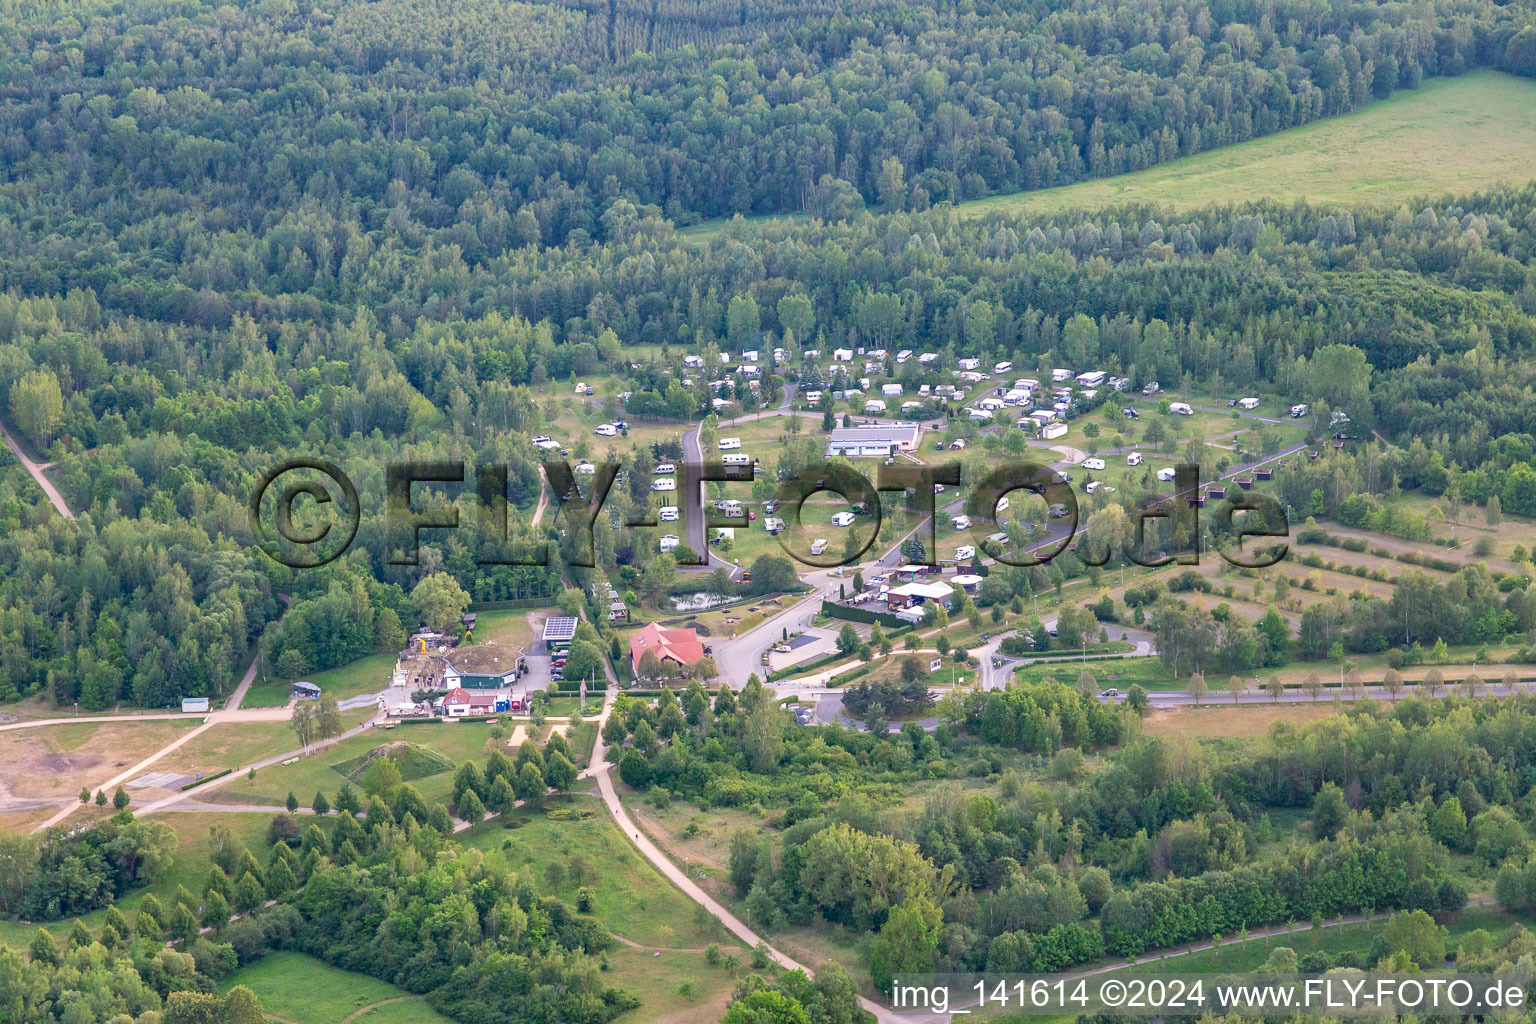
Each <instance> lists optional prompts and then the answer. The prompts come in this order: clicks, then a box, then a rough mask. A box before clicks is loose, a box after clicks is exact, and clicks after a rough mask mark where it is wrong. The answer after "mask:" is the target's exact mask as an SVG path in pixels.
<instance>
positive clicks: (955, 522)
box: [949, 515, 971, 530]
mask: <svg viewBox="0 0 1536 1024" xmlns="http://www.w3.org/2000/svg"><path fill="white" fill-rule="evenodd" d="M949 522H950V525H951V526H953V527H954V528H955V529H957V530H969V529H970V528H971V517H970V516H964V515H961V516H955V517H954V518H953V519H951V520H950V521H949Z"/></svg>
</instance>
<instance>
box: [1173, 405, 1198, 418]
mask: <svg viewBox="0 0 1536 1024" xmlns="http://www.w3.org/2000/svg"><path fill="white" fill-rule="evenodd" d="M1168 411H1169V412H1176V413H1178V414H1179V415H1180V416H1193V415H1194V414H1195V410H1194V408H1193V407H1192V406H1190V405H1189V403H1187V402H1169V403H1168Z"/></svg>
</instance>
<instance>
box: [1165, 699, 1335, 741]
mask: <svg viewBox="0 0 1536 1024" xmlns="http://www.w3.org/2000/svg"><path fill="white" fill-rule="evenodd" d="M1338 713H1339V709H1338V708H1336V707H1334V706H1333V705H1332V704H1322V705H1305V704H1304V705H1301V706H1300V707H1298V706H1296V705H1294V704H1292V705H1287V706H1286V707H1284V708H1279V707H1267V706H1265V705H1262V704H1244V705H1239V706H1236V707H1234V706H1232V705H1231V704H1227V705H1222V704H1221V703H1220V697H1219V696H1218V697H1216V698H1215V699H1214V700H1213V701H1212V703H1211V704H1209V705H1206V706H1204V707H1193V708H1169V709H1168V710H1166V711H1153V712H1150V713H1149V714H1148V715H1147V717H1146V718H1144V719H1143V720H1142V726H1141V728H1142V732H1144V733H1145V734H1146V735H1148V736H1161V737H1165V738H1169V739H1171V738H1174V737H1178V738H1188V739H1202V740H1203V739H1215V738H1218V737H1221V738H1229V739H1247V738H1249V737H1254V736H1263V735H1265V734H1266V733H1268V732H1269V727H1270V725H1271V724H1273V723H1274V722H1277V721H1278V722H1285V723H1286V724H1288V725H1297V726H1299V725H1305V724H1306V723H1309V722H1316V721H1319V720H1321V719H1324V718H1329V717H1331V716H1333V715H1336V714H1338Z"/></svg>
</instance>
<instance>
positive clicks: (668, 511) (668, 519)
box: [657, 505, 681, 523]
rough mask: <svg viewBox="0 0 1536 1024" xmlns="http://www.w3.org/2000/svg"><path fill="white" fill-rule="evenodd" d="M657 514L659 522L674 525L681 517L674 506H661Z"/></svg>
mask: <svg viewBox="0 0 1536 1024" xmlns="http://www.w3.org/2000/svg"><path fill="white" fill-rule="evenodd" d="M657 514H658V515H660V516H661V521H662V522H664V523H675V522H677V520H678V517H679V516H680V515H681V513H680V512H679V511H678V509H677V506H676V505H663V506H661V510H660V511H659V512H658V513H657Z"/></svg>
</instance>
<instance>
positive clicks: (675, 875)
mask: <svg viewBox="0 0 1536 1024" xmlns="http://www.w3.org/2000/svg"><path fill="white" fill-rule="evenodd" d="M617 696H618V689H617V688H616V687H615V686H613V685H612V682H611V681H610V686H609V689H608V692H607V694H606V695H605V699H604V701H603V713H602V714H601V715H599V716H598V719H597V723H598V724H597V740H596V741H595V742H594V743H593V746H592V757H591V759H590V761H589V762H588V767H587V768H586V769H585V770H584V771H583V772H582V775H584V776H588V777H591V778H595V779H596V780H597V788H598V791H599V792H600V793H601V794H602V798H603V806H605V807H607V808H608V813H609V814H611V815H613V820H614V821H615V822H616V823H617V824H618V826H619V828H620V829H621V830H623V832H624V838H626V839H628V840H629V841H630V843H631V844H633V845H634V847H635V849H637V850H639V851H640V853H641V854H642V855H643V856H644V857H645V859H646V860H648V861H650V862H651V865H652V866H653V867H655V868H656V870H657V871H659V872H661V875H662V877H663V878H665V879H666V880H667V881H669V882H671V883H672V884H673V885H675V886H677V888H678V889H680V890H682V892H683V895H685V896H687V897H688V898H689V899H691V900H693V902H695V903H697V904H699V905H700V906H702V907H703V908H704V909H705V910H708V911H709V912H710V913H711V914H713V915H714V916H715V919H716V920H718V921H719V922H720V923H721V924H723V925H724V926H725V927H726V930H728V931H729V932H730V933H731V934H732V935H734V936H736V937H737V938H738V939H740V940H741V941H742V942H744V943H746V944H747V946H748V947H749V948H755V947H756V946H757V944H758V943H762V944H763V946H764V947H765V948H766V949H767V951H768V956H769V957H770V958H771V959H772V960H773V962H774V963H776V964H778V965H779V966H780V967H782V968H784V969H785V970H788V971H804V972H805V974H806V975H807V976H808V977H810V976H814V975H815V973H816V972H815V970H814V969H812V968H810V967H808V966H806V965H805V964H802V963H800V962H799V961H798V960H795V959H793V958H791V957H789V956H788V955H786V954H784V953H782V952H780V951H779V950H777V949H775V948H774V947H773V946H772V945H769V943H768V941H767V940H766V939H764V938H763V937H762V936H761V935H758V934H757V933H756V932H754V931H753V930H752V929H750V928H748V927H747V926H746V925H745V924H744V923H743V922H742V921H741V919H740V918H738V917H737V916H736V915H735V914H733V913H731V912H730V911H729V910H727V909H726V908H725V907H724V906H722V905H721V904H720V903H719V901H717V900H716V899H715V898H714V897H713V896H711V895H709V893H707V892H705V891H704V890H703V889H701V888H699V886H698V885H697V884H696V883H695V882H694V881H693V880H692V879H691V878H689V877H688V876H687V875H686V874H684V873H683V871H682V869H681V868H679V867H678V866H677V865H676V864H674V863H673V862H672V860H671V858H669V857H668V856H667V855H666V854H665V853H663V852H662V851H661V849H660V848H659V847H657V846H656V844H655V843H653V842H651V840H650V838H649V837H648V836H646V835H645V834H644V833H643V832H641V831H640V827H639V826H638V825H636V824H635V823H634V821H633V820H632V819H631V818H630V816H629V812H628V811H626V810H625V809H624V805H623V803H621V802H620V800H619V794H618V791H617V790H616V789H615V788H614V785H613V777H612V776H613V771H612V769H613V765H611V764H609V763H608V759H607V755H608V746H607V744H606V743H604V742H603V726H604V725H605V724H606V723H607V721H608V715H609V714H610V713H611V711H612V709H613V704H614V699H615V698H616V697H617ZM859 1002H860V1003H861V1004H862V1005H863V1007H864V1009H866V1010H868V1011H869V1012H870V1013H872V1014H874V1015H875V1019H876V1020H878V1021H880V1022H881V1024H896V1022H897V1021H898V1020H904V1019H905V1018H898V1017H897V1016H896V1015H895V1014H894V1013H892V1012H891V1011H890V1010H887V1009H886V1008H885V1007H883V1006H881V1005H880V1004H879V1003H876V1002H874V1001H873V1000H870V999H864V998H862V997H861V998H860V999H859Z"/></svg>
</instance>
